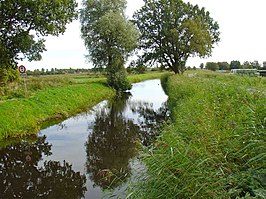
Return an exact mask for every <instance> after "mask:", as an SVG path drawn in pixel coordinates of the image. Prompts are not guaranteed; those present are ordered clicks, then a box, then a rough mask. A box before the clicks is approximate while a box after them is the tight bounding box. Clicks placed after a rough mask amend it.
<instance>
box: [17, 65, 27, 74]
mask: <svg viewBox="0 0 266 199" xmlns="http://www.w3.org/2000/svg"><path fill="white" fill-rule="evenodd" d="M18 71H19V72H20V73H21V74H24V73H26V67H25V66H23V65H21V66H19V67H18Z"/></svg>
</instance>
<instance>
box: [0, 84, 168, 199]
mask: <svg viewBox="0 0 266 199" xmlns="http://www.w3.org/2000/svg"><path fill="white" fill-rule="evenodd" d="M166 101H167V96H166V95H165V93H164V91H163V89H162V87H161V83H160V80H148V81H144V82H141V83H136V84H134V85H133V88H132V89H131V91H130V93H127V94H125V95H123V96H120V97H115V98H113V99H110V100H108V101H103V102H101V103H99V104H98V105H96V106H95V107H93V108H92V109H91V110H90V111H88V112H85V113H81V114H79V115H76V116H74V117H71V118H69V119H67V120H65V121H63V122H61V123H60V124H56V125H53V126H50V127H48V128H46V129H43V130H41V131H40V132H39V133H38V135H36V136H34V137H33V138H27V139H23V140H16V141H12V140H9V141H6V142H5V143H4V144H3V143H2V144H1V148H0V198H1V199H2V198H3V199H9V198H10V199H11V198H26V199H28V198H29V199H30V198H64V199H67V198H69V199H74V198H75V199H76V198H86V199H87V198H91V199H97V198H102V197H104V196H105V197H108V198H117V197H120V198H124V197H125V189H126V187H127V182H128V181H129V180H131V179H132V178H134V176H136V174H137V173H139V172H143V171H145V168H144V166H143V165H142V164H141V163H140V162H139V161H138V159H137V154H138V151H137V147H138V146H139V144H140V143H142V144H143V145H150V144H151V143H152V142H153V141H154V139H155V137H156V135H157V134H158V127H159V125H160V124H161V123H162V122H163V121H165V119H166V117H167V108H166ZM110 193H112V194H110Z"/></svg>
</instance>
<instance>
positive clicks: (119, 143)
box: [86, 96, 139, 189]
mask: <svg viewBox="0 0 266 199" xmlns="http://www.w3.org/2000/svg"><path fill="white" fill-rule="evenodd" d="M127 98H128V96H123V97H122V98H115V100H114V101H115V102H116V103H112V102H111V103H109V104H108V105H109V106H110V108H108V107H103V108H102V109H101V110H100V111H98V112H97V113H96V118H95V124H94V128H93V132H92V133H91V134H90V135H89V138H88V141H87V143H86V147H87V156H88V158H87V171H88V173H89V174H90V178H91V180H92V181H94V183H95V185H98V186H100V187H102V188H104V189H105V188H115V187H117V186H118V185H120V184H122V183H123V182H124V181H126V179H127V178H128V177H129V174H130V167H129V160H130V159H131V158H133V157H134V156H135V155H136V152H137V151H136V140H137V132H138V131H139V128H138V126H137V125H136V124H134V123H133V122H132V121H130V120H127V119H126V118H124V117H123V114H122V113H123V110H124V108H125V105H126V100H127Z"/></svg>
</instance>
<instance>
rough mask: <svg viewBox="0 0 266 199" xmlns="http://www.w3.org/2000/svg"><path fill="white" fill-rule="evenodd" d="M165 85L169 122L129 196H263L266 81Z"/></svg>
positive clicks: (223, 78) (216, 77) (186, 80)
mask: <svg viewBox="0 0 266 199" xmlns="http://www.w3.org/2000/svg"><path fill="white" fill-rule="evenodd" d="M166 80H167V81H166ZM164 87H165V88H166V89H167V93H168V94H169V108H170V111H171V121H169V124H167V125H165V126H164V127H163V130H162V133H161V136H160V137H159V138H158V140H157V142H156V143H155V144H154V145H153V146H152V147H150V148H148V149H144V152H143V161H144V163H145V164H146V166H147V174H146V175H144V176H142V177H140V179H139V181H138V182H137V183H136V184H135V185H132V187H131V190H130V192H129V193H130V198H145V199H148V198H241V197H242V198H251V197H253V198H266V129H265V127H266V106H265V105H266V79H264V78H245V77H237V76H232V75H222V74H217V73H201V74H196V75H193V76H191V75H189V76H188V75H184V76H178V75H174V76H170V77H169V79H164Z"/></svg>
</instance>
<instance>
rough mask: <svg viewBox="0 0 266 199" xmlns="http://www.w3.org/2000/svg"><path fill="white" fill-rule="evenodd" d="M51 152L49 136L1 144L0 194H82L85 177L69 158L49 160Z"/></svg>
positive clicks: (16, 195)
mask: <svg viewBox="0 0 266 199" xmlns="http://www.w3.org/2000/svg"><path fill="white" fill-rule="evenodd" d="M43 155H45V156H49V155H51V145H50V144H49V143H48V142H47V141H46V137H45V136H42V137H38V138H36V140H35V141H33V142H32V141H22V142H21V143H17V144H12V145H10V146H7V147H3V148H0V198H5V199H9V198H10V199H11V198H69V199H70V198H71V199H72V198H82V197H83V196H84V193H85V191H86V187H85V186H84V185H85V182H86V178H85V176H83V175H80V173H79V172H74V171H73V170H72V168H71V165H69V164H68V163H67V162H65V161H64V162H63V164H62V165H61V164H60V162H56V161H46V162H44V165H43V166H42V167H39V166H38V163H39V161H40V160H41V159H42V157H43Z"/></svg>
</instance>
